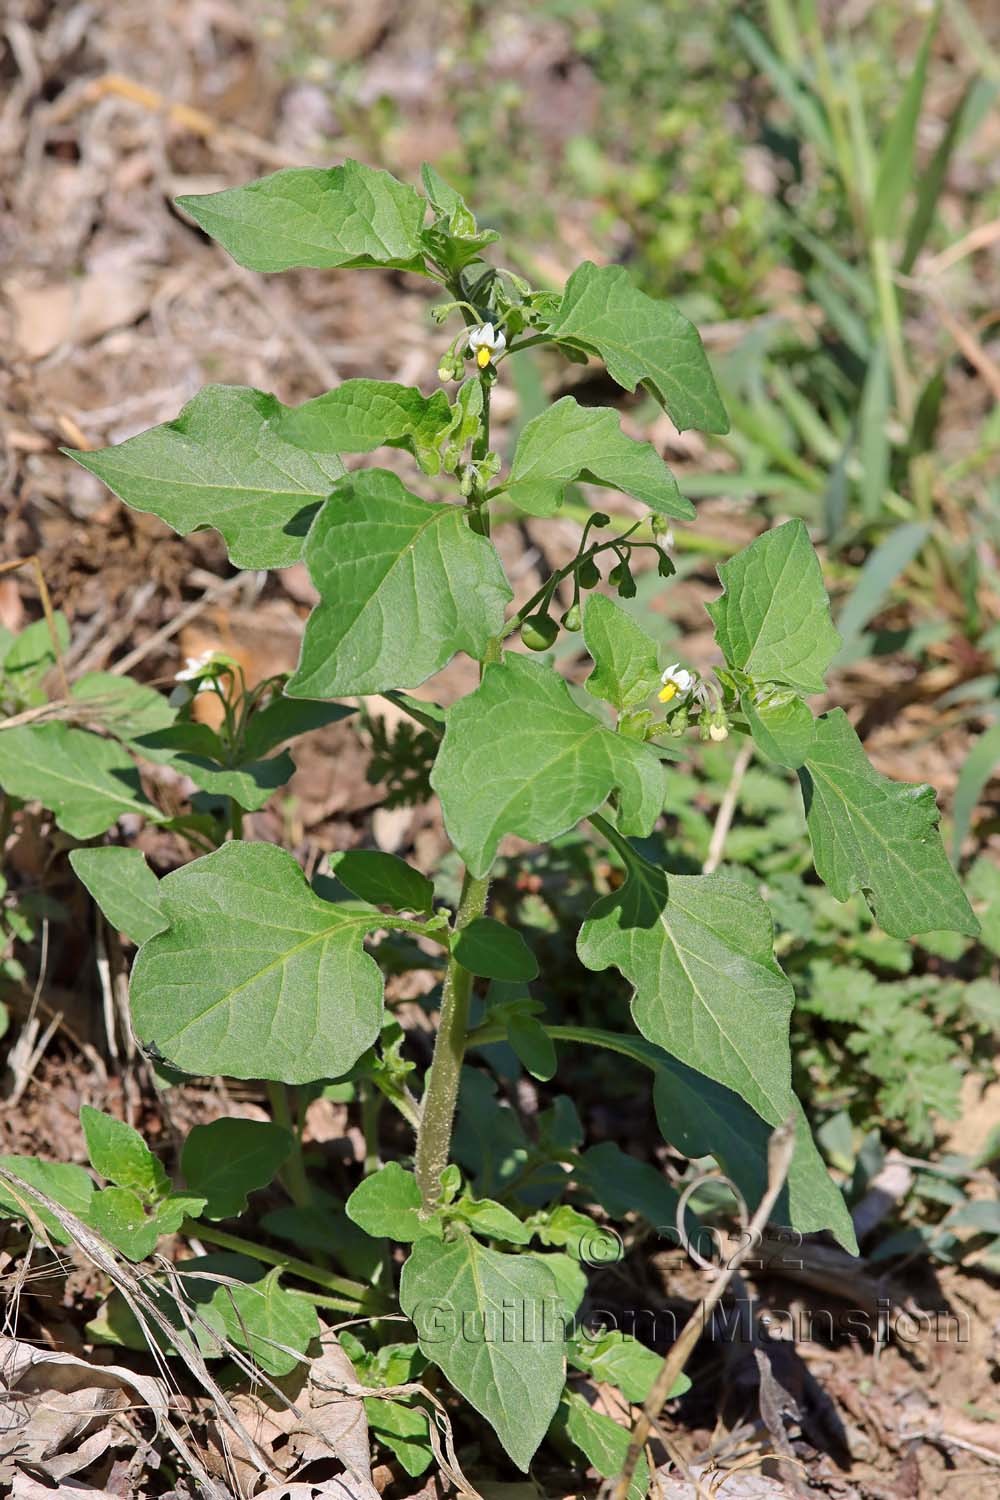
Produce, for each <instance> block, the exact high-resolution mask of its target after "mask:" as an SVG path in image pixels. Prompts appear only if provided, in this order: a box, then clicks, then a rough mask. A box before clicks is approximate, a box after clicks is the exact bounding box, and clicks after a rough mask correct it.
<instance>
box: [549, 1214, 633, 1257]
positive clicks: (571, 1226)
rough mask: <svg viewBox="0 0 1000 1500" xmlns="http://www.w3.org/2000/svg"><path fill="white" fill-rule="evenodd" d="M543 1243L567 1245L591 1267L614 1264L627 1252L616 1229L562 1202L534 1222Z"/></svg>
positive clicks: (572, 1254)
mask: <svg viewBox="0 0 1000 1500" xmlns="http://www.w3.org/2000/svg"><path fill="white" fill-rule="evenodd" d="M534 1230H535V1233H536V1234H537V1235H538V1238H539V1239H540V1240H541V1241H542V1244H543V1245H559V1246H565V1248H566V1249H567V1250H568V1251H569V1253H570V1255H571V1256H572V1257H573V1258H574V1260H582V1261H584V1262H585V1263H586V1264H587V1265H591V1266H610V1265H613V1264H614V1263H615V1262H616V1261H619V1260H621V1259H622V1256H623V1254H624V1251H623V1249H622V1242H621V1238H620V1236H619V1235H617V1234H616V1233H615V1231H614V1230H613V1229H608V1228H606V1227H605V1226H604V1225H603V1224H598V1223H596V1222H595V1221H594V1220H593V1219H592V1218H591V1217H590V1215H589V1214H583V1213H581V1212H580V1211H579V1209H576V1208H573V1207H572V1205H571V1204H569V1203H561V1204H560V1205H559V1207H558V1208H554V1209H553V1210H552V1212H551V1213H550V1214H548V1215H544V1216H542V1217H541V1218H540V1219H539V1220H538V1221H537V1222H536V1223H535V1225H534Z"/></svg>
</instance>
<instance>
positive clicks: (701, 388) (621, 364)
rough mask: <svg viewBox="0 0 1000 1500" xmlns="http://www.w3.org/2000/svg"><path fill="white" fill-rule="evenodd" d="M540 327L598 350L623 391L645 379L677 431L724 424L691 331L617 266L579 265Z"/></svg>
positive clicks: (678, 315) (574, 345) (683, 320)
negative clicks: (550, 316) (546, 322)
mask: <svg viewBox="0 0 1000 1500" xmlns="http://www.w3.org/2000/svg"><path fill="white" fill-rule="evenodd" d="M547 332H548V333H549V335H550V336H551V337H552V338H554V339H556V340H557V341H558V342H559V343H561V344H568V345H569V346H570V347H571V348H576V349H582V350H583V351H584V352H585V353H587V354H598V355H600V357H601V359H603V360H604V363H605V364H606V365H607V368H608V373H609V374H610V375H611V376H612V377H613V378H614V379H615V380H617V382H618V384H619V385H620V386H623V387H624V388H625V390H627V391H634V390H635V388H636V386H637V385H640V384H642V385H645V386H647V387H648V388H649V390H650V391H651V392H652V394H653V395H654V396H655V397H656V399H657V400H658V401H659V402H660V404H661V405H662V406H664V407H665V408H666V410H667V412H668V413H669V415H670V418H671V420H672V421H673V422H674V424H675V426H676V427H677V428H678V429H679V430H680V431H682V432H683V431H684V429H685V428H686V427H697V428H699V429H700V430H701V431H702V432H728V431H729V421H728V419H727V417H726V412H725V408H724V407H723V405H722V401H721V399H720V397H719V392H718V390H717V389H716V385H715V380H714V379H713V377H712V371H711V368H710V366H709V363H708V360H707V358H706V357H705V350H704V348H703V346H702V342H701V338H700V337H699V335H698V330H697V329H696V328H695V326H694V324H693V323H689V322H688V320H687V318H685V317H684V315H683V314H682V313H680V312H678V311H677V308H676V307H674V306H673V305H672V304H671V303H669V302H660V301H654V299H653V298H652V297H647V296H646V294H645V292H640V290H639V288H638V287H637V286H635V285H634V284H633V283H632V282H631V281H630V280H629V276H628V273H627V272H626V271H625V270H624V269H623V268H622V267H621V266H601V267H598V266H595V265H594V264H593V263H592V262H591V261H584V263H583V265H582V266H578V267H577V269H576V270H575V271H574V272H573V274H572V276H571V277H570V278H569V280H568V281H567V283H566V289H565V291H564V292H563V295H562V301H561V302H560V304H559V308H558V310H557V312H556V313H555V316H554V317H553V319H552V321H551V322H550V323H549V326H548V330H547Z"/></svg>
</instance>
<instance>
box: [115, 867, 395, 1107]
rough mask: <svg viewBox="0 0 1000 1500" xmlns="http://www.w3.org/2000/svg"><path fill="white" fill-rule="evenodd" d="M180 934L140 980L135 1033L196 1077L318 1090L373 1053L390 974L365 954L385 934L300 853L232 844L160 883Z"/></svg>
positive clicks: (153, 943) (135, 992) (146, 949)
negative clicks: (315, 887)
mask: <svg viewBox="0 0 1000 1500" xmlns="http://www.w3.org/2000/svg"><path fill="white" fill-rule="evenodd" d="M160 895H161V900H162V904H163V912H164V916H165V917H166V919H167V921H168V922H169V924H170V925H169V927H168V929H167V931H166V932H162V933H159V934H158V935H157V936H156V937H154V938H151V939H150V941H149V942H148V943H146V944H145V945H144V946H143V947H142V948H141V949H140V951H139V956H138V958H137V959H136V962H135V967H134V968H133V971H132V1015H133V1021H134V1023H135V1028H136V1033H137V1035H138V1036H139V1038H140V1039H141V1040H142V1041H143V1042H144V1043H146V1044H151V1043H152V1044H155V1045H156V1046H157V1048H158V1049H159V1051H160V1054H161V1055H162V1056H163V1057H164V1058H165V1060H166V1061H167V1062H168V1063H170V1064H171V1065H172V1066H173V1067H176V1068H179V1069H180V1070H181V1071H182V1072H186V1073H223V1074H227V1075H228V1076H230V1077H233V1078H272V1079H277V1080H279V1081H281V1082H283V1083H312V1082H313V1081H315V1080H316V1079H318V1078H339V1077H341V1076H342V1075H343V1074H344V1073H346V1072H347V1071H348V1070H349V1069H350V1068H351V1067H353V1065H354V1063H355V1062H357V1060H358V1058H359V1057H360V1056H361V1054H362V1053H363V1052H366V1051H367V1050H368V1048H369V1047H370V1046H371V1045H372V1044H373V1043H374V1041H375V1038H376V1037H377V1036H378V1033H379V1028H380V1026H381V1022H382V1010H383V1004H382V976H381V973H380V971H379V968H378V965H377V964H376V963H375V960H374V959H373V958H371V957H370V956H369V955H368V954H367V953H365V951H364V949H363V947H362V941H363V938H364V936H365V934H366V933H367V932H370V931H373V930H376V929H377V928H378V927H379V926H380V925H383V924H384V921H385V919H384V917H382V916H381V915H380V914H379V913H378V912H375V911H372V910H371V908H368V907H360V906H354V905H353V904H345V905H337V904H334V903H332V902H327V901H322V900H320V899H319V897H318V896H316V895H314V894H313V892H312V891H311V890H310V889H309V886H308V884H307V883H306V879H305V876H304V875H303V873H302V871H301V869H300V868H299V866H298V865H297V864H296V863H295V860H294V859H293V858H292V856H291V855H290V854H286V853H285V851H284V850H282V849H279V848H277V847H276V846H274V845H272V844H263V843H259V844H258V843H252V844H248V843H241V842H235V841H234V842H232V843H229V844H225V845H223V847H222V848H221V849H218V850H216V852H215V853H214V854H209V855H207V856H205V858H203V859H196V860H195V861H194V862H193V863H192V864H189V865H185V866H184V867H183V868H182V869H180V870H175V871H174V872H173V874H171V875H167V876H166V877H165V879H164V880H162V881H161V882H160Z"/></svg>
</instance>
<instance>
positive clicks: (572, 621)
mask: <svg viewBox="0 0 1000 1500" xmlns="http://www.w3.org/2000/svg"><path fill="white" fill-rule="evenodd" d="M562 624H563V626H564V627H565V629H566V630H579V629H580V627H581V625H582V624H583V621H582V620H581V618H580V606H579V604H571V605H570V607H569V609H568V610H567V611H566V613H565V614H564V615H563V617H562Z"/></svg>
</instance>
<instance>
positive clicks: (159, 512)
mask: <svg viewBox="0 0 1000 1500" xmlns="http://www.w3.org/2000/svg"><path fill="white" fill-rule="evenodd" d="M286 410H287V408H286V407H283V406H282V405H281V402H280V401H278V400H277V399H276V398H275V397H274V396H268V395H266V394H265V392H264V391H256V390H252V389H250V388H249V387H246V386H238V385H208V386H206V387H205V389H204V390H202V391H199V392H198V394H197V396H195V398H194V400H193V401H189V402H188V404H187V405H186V406H185V407H184V409H183V411H182V412H181V414H180V416H178V417H176V418H175V419H174V421H172V422H165V423H164V424H163V425H162V426H159V427H151V428H150V429H149V431H148V432H140V433H139V435H138V436H137V437H134V438H128V439H127V441H126V442H124V443H118V444H117V445H115V446H114V447H111V448H98V449H97V450H96V452H87V453H83V452H78V451H76V450H75V449H72V448H68V449H65V450H64V451H65V452H67V453H68V454H69V457H70V458H75V459H76V461H77V463H79V464H82V465H83V467H84V468H85V469H90V470H91V472H92V473H94V474H96V475H97V476H98V478H99V479H103V480H104V483H105V484H106V485H107V486H108V488H109V489H111V490H113V491H114V492H115V494H116V495H118V496H119V498H120V499H122V500H124V501H125V503H126V505H130V506H131V507H132V508H133V510H142V511H151V512H152V514H153V515H154V516H159V517H160V520H161V521H166V523H167V525H168V526H169V527H171V529H172V530H173V531H176V532H180V533H182V534H183V533H185V532H188V531H196V530H198V529H199V528H201V527H205V526H214V527H215V529H216V530H217V531H219V532H221V534H222V537H223V540H224V541H225V543H226V547H227V549H228V551H229V556H230V558H231V559H232V561H233V562H234V563H235V564H236V566H237V567H240V568H285V567H288V565H289V564H290V563H293V562H297V561H298V559H299V558H300V557H301V556H302V543H303V538H304V537H305V534H306V531H307V530H308V528H309V521H310V520H311V518H312V516H313V514H314V513H315V510H316V507H317V506H318V505H319V504H320V503H321V502H322V501H323V500H325V499H326V497H327V495H328V494H329V493H330V491H331V489H332V488H333V485H334V483H335V481H336V480H337V479H339V478H340V477H341V475H342V474H343V472H344V466H343V464H342V463H341V462H340V460H339V458H337V457H336V455H334V454H319V455H317V456H313V455H312V454H309V453H305V452H304V451H303V450H302V449H301V448H299V447H296V445H295V444H294V443H290V442H288V441H287V440H286V439H285V438H282V437H279V436H278V433H277V431H276V427H277V423H278V419H279V418H281V417H283V415H284V413H285V411H286Z"/></svg>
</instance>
